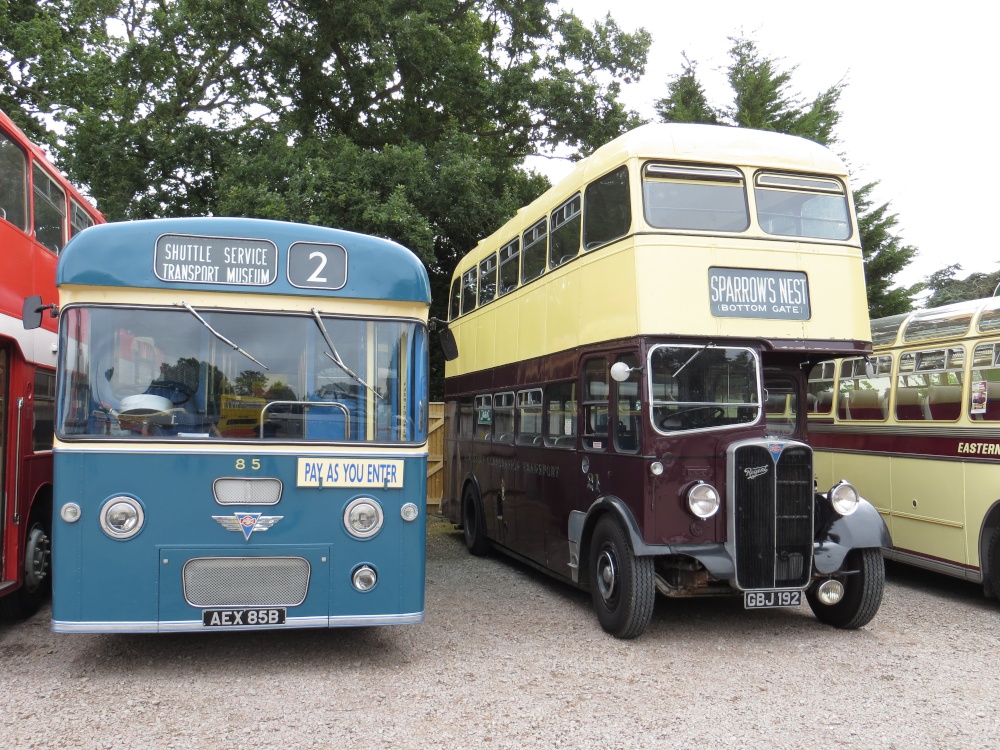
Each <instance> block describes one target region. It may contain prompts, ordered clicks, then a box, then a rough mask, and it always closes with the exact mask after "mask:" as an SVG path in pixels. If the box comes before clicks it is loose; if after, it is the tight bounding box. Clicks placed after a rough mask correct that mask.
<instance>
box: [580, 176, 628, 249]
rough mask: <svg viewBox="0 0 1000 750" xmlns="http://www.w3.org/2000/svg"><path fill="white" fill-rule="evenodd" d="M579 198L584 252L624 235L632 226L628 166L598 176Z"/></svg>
mask: <svg viewBox="0 0 1000 750" xmlns="http://www.w3.org/2000/svg"><path fill="white" fill-rule="evenodd" d="M583 195H584V199H583V247H584V249H586V250H593V249H594V248H595V247H600V246H601V245H604V244H607V243H608V242H611V241H612V240H616V239H618V238H619V237H624V236H625V235H626V234H628V232H629V229H630V228H631V227H632V201H631V199H630V197H629V185H628V167H618V169H616V170H614V171H612V172H608V173H607V174H606V175H604V176H603V177H598V178H597V179H596V180H594V181H593V182H592V183H590V184H589V185H587V189H586V190H585V191H584V194H583Z"/></svg>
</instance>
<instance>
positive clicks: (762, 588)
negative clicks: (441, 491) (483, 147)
mask: <svg viewBox="0 0 1000 750" xmlns="http://www.w3.org/2000/svg"><path fill="white" fill-rule="evenodd" d="M448 318H449V320H448V326H449V328H450V332H451V333H452V334H453V335H454V338H455V342H456V343H457V357H455V358H454V359H453V360H452V361H450V362H449V363H448V365H447V369H446V385H445V390H446V402H447V406H448V409H447V413H448V415H449V423H450V428H449V430H448V436H447V443H446V445H447V447H446V452H447V456H446V460H447V463H448V465H449V467H450V474H449V479H448V481H447V487H446V490H445V498H444V501H443V502H444V506H445V508H446V511H447V513H448V515H449V516H450V518H451V519H452V520H453V521H454V522H456V523H458V524H460V525H461V526H462V527H463V528H464V533H465V538H466V542H467V544H468V546H469V548H470V549H471V551H472V552H473V553H478V554H481V553H484V552H486V551H487V550H489V549H490V548H496V549H498V550H502V551H503V552H505V553H508V554H510V555H512V556H514V557H516V558H519V559H521V560H523V561H525V562H528V563H530V564H532V565H535V566H537V567H539V568H541V569H544V570H546V571H548V572H549V573H551V574H553V575H554V576H557V577H559V578H561V579H564V580H566V581H568V582H572V583H574V584H577V585H579V586H581V587H584V588H587V589H589V590H590V592H591V593H592V596H593V600H594V606H595V610H596V613H597V616H598V619H599V621H600V623H601V625H602V626H603V627H604V629H605V630H606V631H608V632H610V633H612V634H613V635H615V636H618V637H624V638H628V637H635V636H637V635H639V634H640V633H642V631H643V630H644V629H645V627H646V625H647V624H648V622H649V620H650V617H651V615H652V611H653V603H654V600H655V596H656V594H657V592H659V593H660V594H663V595H666V596H669V597H689V596H700V595H716V594H722V595H738V596H742V597H743V600H744V604H745V606H746V607H747V608H753V609H756V608H763V607H775V606H796V605H801V604H802V603H803V602H808V603H809V605H810V607H811V608H812V610H813V611H814V612H815V613H816V616H817V617H818V618H819V619H821V620H822V621H824V622H827V623H830V624H832V625H835V626H837V627H844V628H855V627H860V626H862V625H865V624H866V623H868V622H869V621H870V620H871V619H872V618H873V617H874V616H875V614H876V612H877V611H878V608H879V606H880V603H881V598H882V589H883V584H884V568H883V562H882V557H881V554H880V548H881V547H883V546H885V545H886V544H887V543H888V534H887V530H886V527H885V524H884V523H883V521H882V519H881V518H880V516H879V514H878V512H877V511H876V510H875V509H874V508H873V507H872V506H871V505H870V504H869V503H867V502H866V501H864V500H863V499H861V498H860V497H859V495H858V493H857V492H856V491H855V489H854V488H853V486H852V485H850V484H849V483H847V482H840V483H837V484H836V485H832V486H829V487H827V486H824V487H821V488H819V489H822V490H823V492H821V493H818V492H817V491H816V489H817V488H816V487H815V483H814V474H813V451H812V448H811V447H810V446H809V444H808V442H807V431H806V423H805V411H804V410H801V409H799V410H794V411H790V412H789V413H788V414H786V413H785V412H784V411H782V412H781V413H780V414H778V413H777V412H776V411H775V410H771V411H772V417H771V418H769V417H768V409H767V408H766V406H767V404H769V403H778V402H781V403H787V402H789V401H791V402H794V403H802V402H804V400H805V399H806V393H807V391H806V381H807V375H808V374H809V372H810V369H811V368H812V366H813V365H814V364H815V363H817V362H819V361H821V360H828V359H830V358H832V357H836V356H854V355H863V354H866V353H867V352H869V351H870V347H871V345H870V340H871V337H870V331H869V321H868V315H867V301H866V295H865V284H864V275H863V268H862V254H861V246H860V241H859V236H858V225H857V220H856V218H855V213H854V208H853V203H852V199H851V193H850V189H849V186H848V174H847V170H846V168H845V167H844V165H843V164H842V163H841V161H840V160H839V159H838V158H837V157H836V156H835V155H834V154H832V153H831V152H830V151H829V150H827V149H826V148H824V147H822V146H820V145H817V144H816V143H813V142H811V141H808V140H804V139H802V138H797V137H791V136H786V135H780V134H777V133H767V132H759V131H753V130H747V129H738V128H728V127H719V126H704V125H646V126H643V127H640V128H638V129H636V130H634V131H632V132H630V133H627V134H625V135H623V136H621V137H619V138H618V139H616V140H614V141H612V142H611V143H609V144H607V145H605V146H604V147H602V148H600V149H598V150H597V151H596V152H594V154H593V155H592V156H590V157H589V158H587V159H584V160H582V161H581V162H579V163H578V164H577V166H576V167H575V169H574V171H573V172H572V173H571V174H570V175H569V176H568V177H566V178H565V179H564V180H562V181H560V182H559V183H558V184H556V185H555V186H554V187H552V188H551V189H550V190H548V191H547V192H546V193H544V194H543V195H542V196H541V197H539V198H538V199H537V200H536V201H534V202H533V203H531V204H530V205H528V206H526V207H524V208H522V209H521V210H519V211H518V213H517V215H516V216H515V217H514V218H512V219H511V220H510V221H508V222H507V223H506V224H505V225H504V226H503V227H501V228H500V229H499V230H498V231H497V232H496V233H494V234H493V235H491V236H489V237H487V238H485V239H484V240H482V241H481V242H480V243H479V244H478V245H477V246H476V247H475V248H473V249H472V250H471V251H470V252H469V253H468V254H467V255H466V256H465V257H464V258H463V259H462V260H461V261H460V262H459V264H458V267H457V268H456V270H455V273H454V277H453V281H452V286H451V295H450V300H449V315H448Z"/></svg>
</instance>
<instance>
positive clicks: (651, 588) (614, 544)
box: [588, 515, 656, 638]
mask: <svg viewBox="0 0 1000 750" xmlns="http://www.w3.org/2000/svg"><path fill="white" fill-rule="evenodd" d="M589 562H590V566H589V570H588V575H589V581H590V594H591V597H593V600H594V611H595V612H596V613H597V619H598V621H599V622H600V623H601V627H602V628H604V630H605V631H606V632H608V633H610V634H611V635H613V636H614V637H615V638H635V637H636V636H639V635H641V634H642V631H644V630H645V629H646V626H647V625H648V624H649V620H650V618H651V617H652V616H653V604H654V602H655V601H656V579H655V577H654V575H655V574H654V571H653V558H651V557H636V555H635V553H634V552H633V551H632V545H631V543H630V542H629V538H628V535H627V534H626V533H625V529H623V528H622V525H621V524H620V523H619V522H618V521H617V520H616V519H615V518H614V517H612V516H607V515H606V516H603V517H602V518H601V519H600V520H598V522H597V526H596V527H595V528H594V536H593V538H592V539H591V542H590V561H589Z"/></svg>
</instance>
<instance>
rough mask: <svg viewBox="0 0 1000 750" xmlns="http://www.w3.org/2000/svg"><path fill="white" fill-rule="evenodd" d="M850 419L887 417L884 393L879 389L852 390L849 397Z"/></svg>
mask: <svg viewBox="0 0 1000 750" xmlns="http://www.w3.org/2000/svg"><path fill="white" fill-rule="evenodd" d="M847 418H848V419H879V420H881V419H885V411H884V402H883V400H882V394H880V393H879V392H878V391H850V393H849V395H848V399H847Z"/></svg>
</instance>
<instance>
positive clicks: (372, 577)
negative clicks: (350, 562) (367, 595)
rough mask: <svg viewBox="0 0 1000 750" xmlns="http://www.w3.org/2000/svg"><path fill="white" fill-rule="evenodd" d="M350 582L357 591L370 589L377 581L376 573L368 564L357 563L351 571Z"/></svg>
mask: <svg viewBox="0 0 1000 750" xmlns="http://www.w3.org/2000/svg"><path fill="white" fill-rule="evenodd" d="M351 583H352V584H353V585H354V588H356V589H357V590H358V591H371V590H372V589H373V588H375V584H376V583H378V575H377V574H376V573H375V569H374V568H373V567H371V566H370V565H359V566H358V567H357V568H355V569H354V572H353V573H351Z"/></svg>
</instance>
